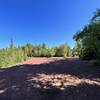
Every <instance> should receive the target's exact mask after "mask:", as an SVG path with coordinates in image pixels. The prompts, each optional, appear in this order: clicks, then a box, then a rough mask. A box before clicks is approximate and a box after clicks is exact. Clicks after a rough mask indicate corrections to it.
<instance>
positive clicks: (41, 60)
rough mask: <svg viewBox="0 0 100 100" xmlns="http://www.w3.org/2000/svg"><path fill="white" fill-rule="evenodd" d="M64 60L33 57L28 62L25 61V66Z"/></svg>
mask: <svg viewBox="0 0 100 100" xmlns="http://www.w3.org/2000/svg"><path fill="white" fill-rule="evenodd" d="M61 59H64V58H63V57H50V58H49V57H43V58H42V57H33V58H31V59H29V60H28V61H25V62H24V63H23V64H42V63H49V62H54V61H58V60H61Z"/></svg>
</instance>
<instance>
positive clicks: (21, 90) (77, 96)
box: [0, 57, 100, 100]
mask: <svg viewBox="0 0 100 100" xmlns="http://www.w3.org/2000/svg"><path fill="white" fill-rule="evenodd" d="M0 100H100V68H99V67H93V66H91V65H90V64H89V62H88V61H81V60H79V59H78V58H67V59H64V58H55V57H53V58H32V59H30V60H28V61H26V62H24V63H23V64H21V65H17V66H14V67H11V68H6V69H1V70H0Z"/></svg>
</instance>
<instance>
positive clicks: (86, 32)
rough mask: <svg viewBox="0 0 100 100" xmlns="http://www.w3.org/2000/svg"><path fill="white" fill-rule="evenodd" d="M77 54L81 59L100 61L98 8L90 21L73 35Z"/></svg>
mask: <svg viewBox="0 0 100 100" xmlns="http://www.w3.org/2000/svg"><path fill="white" fill-rule="evenodd" d="M74 40H75V41H76V43H77V49H78V55H79V56H80V57H81V58H82V59H88V60H90V59H98V60H99V61H100V10H99V9H98V10H97V11H96V12H95V14H94V16H93V18H92V19H91V21H90V23H89V24H88V25H86V26H84V28H83V29H82V30H81V31H80V32H78V33H76V34H75V35H74Z"/></svg>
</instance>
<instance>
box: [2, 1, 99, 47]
mask: <svg viewBox="0 0 100 100" xmlns="http://www.w3.org/2000/svg"><path fill="white" fill-rule="evenodd" d="M97 8H100V1H99V0H0V47H6V46H7V45H8V44H9V40H10V39H11V38H12V37H13V39H14V43H15V44H16V45H22V44H25V43H27V42H30V43H33V44H39V43H42V42H45V43H46V44H47V45H48V46H53V45H59V44H61V43H68V44H69V45H70V46H71V47H72V46H73V45H74V41H73V38H72V37H73V34H74V33H75V32H77V31H79V30H80V29H81V28H82V27H83V26H84V25H85V24H87V23H88V22H89V20H90V19H91V17H92V15H93V12H94V11H95V10H96V9H97Z"/></svg>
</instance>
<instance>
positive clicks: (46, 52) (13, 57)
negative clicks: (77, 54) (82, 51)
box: [0, 39, 71, 67]
mask: <svg viewBox="0 0 100 100" xmlns="http://www.w3.org/2000/svg"><path fill="white" fill-rule="evenodd" d="M55 56H57V57H58V56H60V57H67V56H71V49H70V47H69V46H68V45H67V44H62V45H60V46H58V47H51V48H47V47H46V45H45V44H44V43H42V44H39V45H37V46H34V45H32V44H30V43H27V44H26V45H24V46H18V47H16V46H14V43H13V40H12V39H11V43H10V45H9V47H8V48H3V49H0V67H5V66H11V65H14V64H17V63H20V62H23V61H25V60H27V59H28V58H29V57H55Z"/></svg>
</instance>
